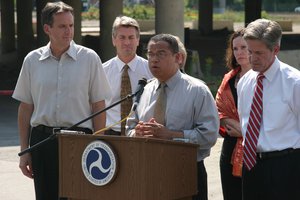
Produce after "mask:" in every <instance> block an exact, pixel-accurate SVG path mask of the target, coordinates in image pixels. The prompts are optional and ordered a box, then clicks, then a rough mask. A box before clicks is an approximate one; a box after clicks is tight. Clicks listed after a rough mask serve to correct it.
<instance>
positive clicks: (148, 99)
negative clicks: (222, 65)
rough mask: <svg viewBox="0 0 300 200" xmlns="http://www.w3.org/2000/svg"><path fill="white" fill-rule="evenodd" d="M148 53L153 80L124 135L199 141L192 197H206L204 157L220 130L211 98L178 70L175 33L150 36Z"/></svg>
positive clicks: (201, 198)
mask: <svg viewBox="0 0 300 200" xmlns="http://www.w3.org/2000/svg"><path fill="white" fill-rule="evenodd" d="M147 56H148V61H149V68H150V71H151V72H152V74H153V76H154V77H155V79H154V80H153V81H152V82H150V83H148V84H147V85H146V86H145V89H144V93H143V94H142V96H141V99H140V104H139V105H138V107H137V110H136V113H135V115H134V116H133V117H131V118H129V119H128V121H127V125H128V129H127V130H126V131H127V135H129V136H133V137H134V136H136V137H154V138H161V139H167V140H172V139H181V140H186V141H188V142H191V143H196V144H199V148H198V152H197V162H198V163H197V169H198V177H197V181H198V186H197V187H198V194H197V195H196V196H194V197H193V199H194V200H196V199H197V200H198V199H199V200H207V174H206V169H205V166H204V162H203V160H204V158H206V157H207V156H209V154H210V149H211V147H212V146H213V145H214V144H215V142H216V140H217V133H218V130H219V117H218V112H217V109H216V105H215V101H214V98H213V96H212V95H211V92H210V90H209V89H208V87H207V86H206V85H205V84H204V83H203V82H202V81H200V80H198V79H196V78H193V77H191V76H189V75H187V74H183V73H181V72H180V71H179V61H180V55H179V47H178V43H177V40H176V38H175V37H174V36H172V35H169V34H159V35H156V36H154V37H152V38H151V39H150V41H149V43H148V53H147ZM174 156H176V155H174Z"/></svg>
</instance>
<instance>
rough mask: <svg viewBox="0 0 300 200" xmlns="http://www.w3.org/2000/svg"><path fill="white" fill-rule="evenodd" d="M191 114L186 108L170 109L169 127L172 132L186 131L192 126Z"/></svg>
mask: <svg viewBox="0 0 300 200" xmlns="http://www.w3.org/2000/svg"><path fill="white" fill-rule="evenodd" d="M192 121H193V120H192V119H191V114H189V112H188V111H187V110H185V109H184V108H182V109H169V110H168V113H167V125H168V128H169V129H171V130H178V131H179V130H184V129H186V128H190V127H187V126H189V124H190V123H191V124H192Z"/></svg>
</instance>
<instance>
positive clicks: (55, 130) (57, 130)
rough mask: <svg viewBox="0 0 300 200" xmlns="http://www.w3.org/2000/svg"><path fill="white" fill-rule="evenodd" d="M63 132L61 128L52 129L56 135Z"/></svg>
mask: <svg viewBox="0 0 300 200" xmlns="http://www.w3.org/2000/svg"><path fill="white" fill-rule="evenodd" d="M60 130H61V128H57V127H56V128H53V129H52V134H56V133H57V132H59V131H60Z"/></svg>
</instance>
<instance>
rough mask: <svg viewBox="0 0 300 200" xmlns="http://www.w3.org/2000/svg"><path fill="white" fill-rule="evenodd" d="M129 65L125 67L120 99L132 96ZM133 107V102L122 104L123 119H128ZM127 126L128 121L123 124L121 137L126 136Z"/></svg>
mask: <svg viewBox="0 0 300 200" xmlns="http://www.w3.org/2000/svg"><path fill="white" fill-rule="evenodd" d="M128 68H129V66H128V65H125V66H124V67H123V73H122V79H121V94H120V97H121V99H122V98H125V97H126V96H127V95H129V94H131V83H130V78H129V75H128ZM131 106H132V100H131V99H127V100H125V101H123V102H122V103H121V119H124V118H125V117H127V115H128V114H129V113H130V109H131ZM125 125H126V120H125V121H123V122H122V123H121V135H125Z"/></svg>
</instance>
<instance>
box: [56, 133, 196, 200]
mask: <svg viewBox="0 0 300 200" xmlns="http://www.w3.org/2000/svg"><path fill="white" fill-rule="evenodd" d="M58 140H59V170H60V174H59V195H60V197H68V198H69V199H72V200H75V199H76V200H79V199H80V200H96V199H101V200H119V199H120V200H169V199H181V200H187V199H192V195H194V194H196V192H197V160H196V158H197V147H198V145H195V144H190V143H183V142H176V141H167V140H159V139H151V138H130V137H123V136H94V135H74V134H58ZM96 140H101V141H104V142H105V143H107V144H109V145H110V146H111V147H112V149H113V150H114V152H115V154H116V156H117V163H118V167H117V172H116V176H115V178H114V179H113V181H112V182H110V183H109V184H107V185H104V186H96V185H94V184H92V183H91V182H89V181H88V179H87V178H86V177H85V175H84V173H83V170H82V154H83V152H84V150H85V148H86V146H87V145H89V144H90V143H91V142H93V141H96Z"/></svg>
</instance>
